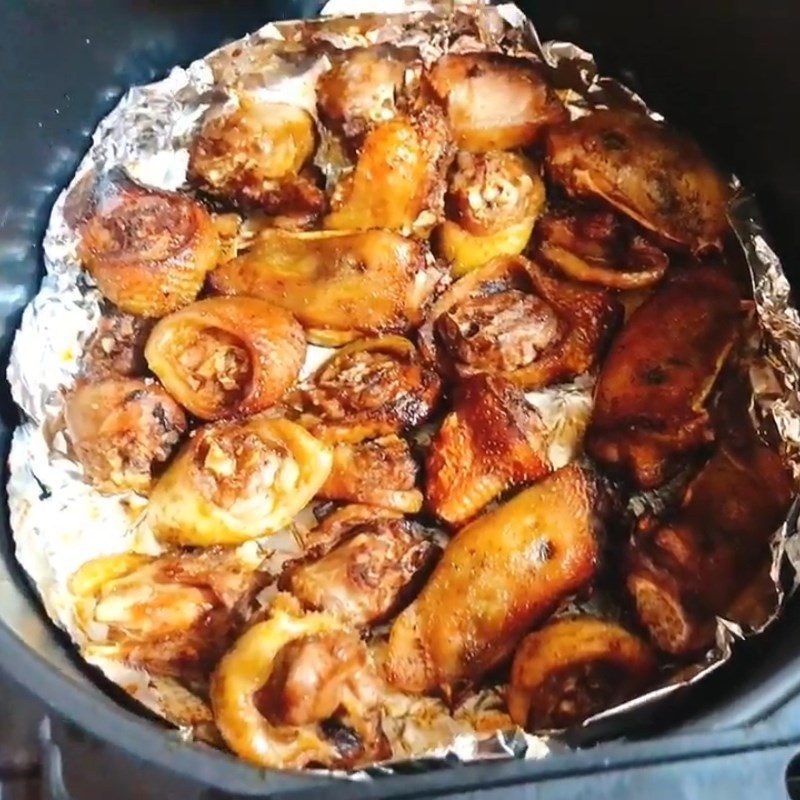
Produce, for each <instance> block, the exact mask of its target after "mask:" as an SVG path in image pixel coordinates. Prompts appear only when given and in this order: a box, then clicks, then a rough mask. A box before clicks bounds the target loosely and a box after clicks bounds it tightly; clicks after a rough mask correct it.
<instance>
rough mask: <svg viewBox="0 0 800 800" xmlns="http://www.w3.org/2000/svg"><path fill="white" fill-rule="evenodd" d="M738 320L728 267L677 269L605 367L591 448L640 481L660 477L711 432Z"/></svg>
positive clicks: (649, 484) (647, 483)
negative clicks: (713, 403) (713, 404)
mask: <svg viewBox="0 0 800 800" xmlns="http://www.w3.org/2000/svg"><path fill="white" fill-rule="evenodd" d="M740 325H741V311H740V304H739V293H738V290H737V289H736V286H735V284H734V283H733V281H732V280H731V278H730V277H728V276H727V275H726V274H725V272H724V271H723V270H722V269H720V268H716V267H695V268H693V269H689V270H686V271H684V272H680V273H676V274H675V275H674V276H673V277H672V278H670V279H668V280H667V281H666V282H665V283H664V284H663V285H662V286H661V287H660V288H659V289H658V290H657V291H656V292H655V293H654V294H653V295H652V296H651V297H650V298H649V299H648V300H647V301H646V302H645V303H644V304H643V305H641V306H640V307H639V308H638V309H636V311H634V313H633V314H632V315H631V317H630V319H629V320H628V322H627V324H626V325H625V327H624V328H623V330H622V332H621V333H620V334H619V335H618V336H617V337H616V339H615V340H614V342H613V344H612V346H611V349H610V351H609V354H608V356H607V358H606V360H605V362H604V364H603V368H602V370H601V371H600V378H599V380H598V384H597V389H596V393H595V404H594V410H593V413H592V419H591V422H590V425H589V430H588V434H587V439H586V449H587V451H588V452H589V454H590V455H591V456H592V457H593V458H594V459H596V460H597V461H599V462H600V463H601V464H603V465H604V466H606V467H608V468H609V469H612V470H614V471H616V472H619V473H621V474H623V475H625V476H626V477H628V478H629V479H630V480H632V481H633V482H634V483H635V484H636V485H637V486H639V487H641V488H653V487H656V486H659V485H660V484H661V483H663V482H664V481H665V480H666V479H667V478H668V477H669V476H670V475H671V474H673V473H674V472H675V470H676V469H677V468H678V467H679V466H680V463H681V457H683V456H686V455H687V454H689V453H691V452H693V451H695V450H697V449H698V448H700V447H701V446H702V445H704V444H706V443H708V442H709V441H710V440H711V439H712V438H713V431H712V430H711V426H710V424H709V416H708V413H707V411H706V408H705V404H706V400H707V398H708V395H709V393H710V391H711V389H712V387H713V386H714V383H715V381H716V378H717V376H718V374H719V372H720V370H721V368H722V366H723V364H724V362H725V360H726V358H727V356H728V353H729V352H730V349H731V347H732V346H733V343H734V341H735V339H736V336H737V333H738V331H739V329H740Z"/></svg>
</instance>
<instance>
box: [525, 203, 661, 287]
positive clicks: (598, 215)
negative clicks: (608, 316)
mask: <svg viewBox="0 0 800 800" xmlns="http://www.w3.org/2000/svg"><path fill="white" fill-rule="evenodd" d="M536 240H537V252H538V253H539V255H540V256H541V257H542V259H543V260H544V261H546V262H547V263H549V264H552V265H553V266H554V267H556V268H557V269H558V270H559V271H560V272H562V273H563V274H564V275H565V276H566V277H568V278H572V279H573V280H577V281H583V282H586V283H594V284H597V285H600V286H607V287H608V288H610V289H642V288H645V287H647V286H652V285H653V284H655V283H658V281H660V280H661V278H663V277H664V273H665V272H666V271H667V267H668V266H669V257H668V256H667V254H666V253H664V252H663V251H662V250H660V249H659V248H658V247H656V246H655V245H653V244H651V243H650V242H648V241H647V239H645V238H644V237H643V236H641V235H640V234H637V233H636V232H635V231H634V230H632V229H631V227H630V226H626V225H624V224H622V220H621V219H620V217H619V216H618V215H616V214H614V213H613V212H610V211H577V212H574V211H573V212H567V213H565V212H551V213H549V214H547V215H546V216H544V217H542V219H540V220H539V222H538V224H537V225H536Z"/></svg>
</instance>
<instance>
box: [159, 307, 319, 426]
mask: <svg viewBox="0 0 800 800" xmlns="http://www.w3.org/2000/svg"><path fill="white" fill-rule="evenodd" d="M305 354H306V340H305V336H304V335H303V328H302V326H301V325H300V323H299V322H298V321H297V320H296V319H295V318H294V317H293V316H292V314H290V313H289V312H288V311H285V310H284V309H282V308H280V307H279V306H274V305H271V304H270V303H267V302H266V301H265V300H258V299H257V298H255V297H212V298H209V299H207V300H200V301H199V302H197V303H193V304H192V305H190V306H187V307H186V308H182V309H181V310H180V311H176V312H174V313H172V314H170V315H169V316H167V317H164V319H162V320H160V321H159V322H158V324H157V325H156V326H155V328H154V329H153V332H152V333H151V334H150V338H149V339H148V340H147V347H146V349H145V356H146V357H147V363H148V366H149V367H150V369H151V370H153V372H154V373H155V374H156V375H157V376H158V377H159V378H160V379H161V381H162V383H163V384H164V386H165V387H166V388H167V390H168V391H169V392H170V394H172V396H173V397H175V398H177V399H178V400H179V401H180V402H181V403H182V404H183V405H184V406H185V407H186V408H187V409H189V411H191V413H192V414H194V415H195V416H196V417H199V418H200V419H204V420H215V419H221V418H223V417H232V416H248V415H250V414H255V413H257V412H259V411H263V410H264V409H265V408H268V407H269V406H271V405H273V404H274V403H275V402H277V401H278V400H279V399H280V398H281V396H282V395H283V393H284V392H285V391H286V390H287V389H288V388H289V387H290V386H292V384H293V383H294V382H295V380H296V379H297V376H298V374H299V373H300V367H302V365H303V359H304V358H305Z"/></svg>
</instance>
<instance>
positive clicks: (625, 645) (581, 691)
mask: <svg viewBox="0 0 800 800" xmlns="http://www.w3.org/2000/svg"><path fill="white" fill-rule="evenodd" d="M656 672H657V667H656V659H655V655H654V654H653V651H652V650H651V649H650V647H648V645H647V644H645V642H643V641H642V640H641V639H639V638H638V637H637V636H634V635H633V634H632V633H629V632H628V631H626V630H625V629H624V628H621V627H620V626H619V625H616V624H614V623H613V622H605V621H604V620H600V619H596V618H593V617H573V618H569V619H560V620H558V621H556V622H551V623H550V624H549V625H546V626H545V627H544V628H541V629H540V630H538V631H535V632H534V633H531V634H528V636H526V637H525V639H523V641H522V644H521V645H520V646H519V648H518V649H517V652H516V654H515V655H514V663H513V665H512V667H511V682H510V685H509V688H508V711H509V713H510V714H511V719H513V720H514V722H516V723H517V725H521V726H522V727H523V728H525V729H526V730H528V731H532V732H535V731H544V730H553V729H560V728H568V727H570V726H571V725H575V724H577V723H579V722H583V720H585V719H587V718H588V717H591V716H593V715H594V714H598V713H599V712H601V711H604V710H605V709H607V708H613V707H614V706H616V705H619V704H620V703H623V702H624V701H625V700H628V699H629V698H631V697H634V696H635V695H636V694H637V693H638V692H640V691H641V690H642V689H644V688H645V687H646V686H647V685H648V684H649V683H651V682H652V681H653V680H654V678H655V676H656Z"/></svg>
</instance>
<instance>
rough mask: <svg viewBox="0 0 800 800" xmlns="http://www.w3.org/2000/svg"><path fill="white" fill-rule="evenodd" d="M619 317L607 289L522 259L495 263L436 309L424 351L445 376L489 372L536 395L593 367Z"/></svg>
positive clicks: (423, 334) (424, 331) (423, 338)
mask: <svg viewBox="0 0 800 800" xmlns="http://www.w3.org/2000/svg"><path fill="white" fill-rule="evenodd" d="M621 315H622V308H621V306H620V304H619V303H618V302H617V301H616V300H615V299H614V298H613V297H612V296H611V294H609V293H608V292H606V291H604V290H602V289H596V288H593V287H587V286H583V285H581V284H576V283H568V282H566V281H563V280H559V279H558V278H555V277H553V276H551V275H549V274H547V273H546V272H545V271H544V270H543V269H542V268H541V267H540V266H538V265H537V264H535V263H533V262H531V261H528V260H527V259H525V258H523V257H521V256H519V257H516V258H497V259H495V260H494V261H491V262H490V263H489V264H486V265H485V266H483V267H480V268H478V269H476V270H473V271H472V272H470V273H469V274H468V275H466V276H465V277H463V278H461V279H460V280H458V281H457V282H456V283H455V284H454V285H453V286H452V287H451V288H450V289H449V290H448V291H447V292H445V293H444V294H443V295H442V296H441V297H440V298H439V300H437V301H436V303H434V305H433V306H432V308H431V311H430V313H429V315H428V320H427V321H426V323H425V325H423V327H422V328H421V330H420V349H421V352H422V353H423V356H424V357H425V358H426V359H428V360H430V361H432V362H433V363H436V364H437V366H438V367H439V368H440V369H441V370H442V371H443V372H444V374H453V373H455V374H456V375H460V376H466V375H474V374H476V373H481V372H487V373H490V374H496V375H502V376H503V377H506V378H508V379H509V380H510V381H512V382H513V383H515V384H517V385H518V386H520V387H521V388H523V389H533V388H538V387H541V386H547V385H549V384H551V383H557V382H559V381H566V380H569V379H571V378H574V377H575V376H576V375H580V374H581V373H583V372H586V371H587V370H588V369H591V367H592V366H593V365H594V363H595V362H596V361H597V359H598V357H599V356H600V355H601V353H602V351H603V350H604V349H605V344H606V342H607V340H608V338H609V336H610V334H611V333H612V332H613V331H614V329H615V328H616V326H617V323H618V321H619V319H620V318H621Z"/></svg>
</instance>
